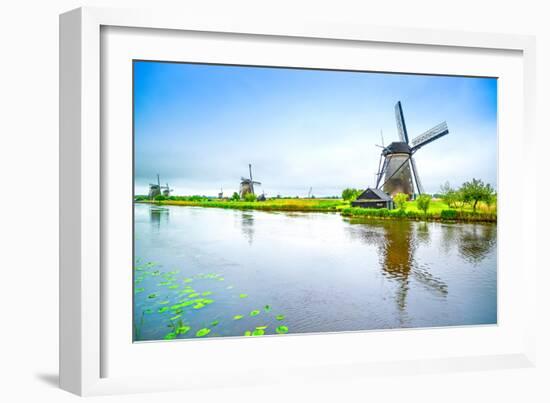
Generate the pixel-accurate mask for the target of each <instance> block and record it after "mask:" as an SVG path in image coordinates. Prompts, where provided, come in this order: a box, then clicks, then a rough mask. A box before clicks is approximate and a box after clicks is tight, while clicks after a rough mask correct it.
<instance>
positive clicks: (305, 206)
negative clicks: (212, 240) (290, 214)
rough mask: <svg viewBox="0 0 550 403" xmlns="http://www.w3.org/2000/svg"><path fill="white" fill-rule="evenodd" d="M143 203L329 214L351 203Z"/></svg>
mask: <svg viewBox="0 0 550 403" xmlns="http://www.w3.org/2000/svg"><path fill="white" fill-rule="evenodd" d="M141 202H142V203H154V204H160V205H170V206H197V207H216V208H228V209H238V210H263V211H302V212H329V211H339V210H342V209H344V208H346V207H349V206H350V204H349V202H345V201H343V200H341V199H268V200H266V201H263V202H258V201H254V202H246V201H231V200H162V201H155V202H151V201H141Z"/></svg>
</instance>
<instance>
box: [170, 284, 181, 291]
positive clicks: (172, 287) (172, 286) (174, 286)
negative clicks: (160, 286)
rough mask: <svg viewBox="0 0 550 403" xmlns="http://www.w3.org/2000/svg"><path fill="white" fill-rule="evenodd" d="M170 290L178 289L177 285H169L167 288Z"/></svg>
mask: <svg viewBox="0 0 550 403" xmlns="http://www.w3.org/2000/svg"><path fill="white" fill-rule="evenodd" d="M168 288H170V289H172V290H173V289H175V288H180V286H179V284H174V285H171V286H170V287H168Z"/></svg>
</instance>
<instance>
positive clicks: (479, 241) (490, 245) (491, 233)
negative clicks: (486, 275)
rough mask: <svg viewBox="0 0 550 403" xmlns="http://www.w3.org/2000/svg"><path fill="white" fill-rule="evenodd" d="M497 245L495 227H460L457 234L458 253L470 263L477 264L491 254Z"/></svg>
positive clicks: (481, 225)
mask: <svg viewBox="0 0 550 403" xmlns="http://www.w3.org/2000/svg"><path fill="white" fill-rule="evenodd" d="M496 243H497V237H496V226H495V225H486V224H474V225H470V226H468V227H461V228H460V229H459V233H458V252H459V253H460V256H462V258H463V259H464V260H466V261H468V262H470V263H473V264H478V263H480V262H481V261H483V260H484V259H485V258H486V257H487V256H488V255H489V254H490V253H492V251H493V249H494V247H495V246H496Z"/></svg>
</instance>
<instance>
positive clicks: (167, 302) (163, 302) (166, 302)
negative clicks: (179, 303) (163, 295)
mask: <svg viewBox="0 0 550 403" xmlns="http://www.w3.org/2000/svg"><path fill="white" fill-rule="evenodd" d="M169 303H170V301H160V302H159V303H158V304H159V305H167V304H169Z"/></svg>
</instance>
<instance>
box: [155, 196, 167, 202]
mask: <svg viewBox="0 0 550 403" xmlns="http://www.w3.org/2000/svg"><path fill="white" fill-rule="evenodd" d="M164 200H166V196H164V195H156V196H155V201H164Z"/></svg>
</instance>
